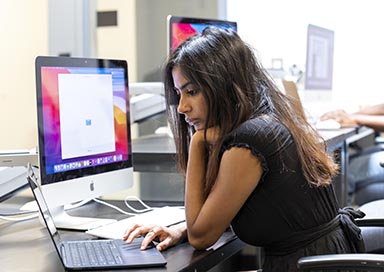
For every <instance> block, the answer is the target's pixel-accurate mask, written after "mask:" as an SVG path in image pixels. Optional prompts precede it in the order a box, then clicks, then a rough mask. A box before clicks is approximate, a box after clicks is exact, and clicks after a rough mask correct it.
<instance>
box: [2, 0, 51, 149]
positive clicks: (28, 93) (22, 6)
mask: <svg viewBox="0 0 384 272" xmlns="http://www.w3.org/2000/svg"><path fill="white" fill-rule="evenodd" d="M47 1H48V0H38V1H30V0H2V1H1V3H0V5H1V7H0V35H1V42H0V60H1V66H0V126H1V129H0V150H3V149H20V148H23V149H24V148H27V149H29V148H33V147H36V145H37V123H36V122H37V121H36V98H35V77H34V74H35V73H34V70H35V68H34V60H35V56H37V55H41V54H47V50H48V49H47V45H48V44H47V30H48V29H47V20H48V13H47Z"/></svg>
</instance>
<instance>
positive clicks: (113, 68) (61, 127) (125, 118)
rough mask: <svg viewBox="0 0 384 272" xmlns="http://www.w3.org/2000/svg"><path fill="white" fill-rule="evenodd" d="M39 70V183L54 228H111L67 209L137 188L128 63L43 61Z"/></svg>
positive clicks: (44, 58)
mask: <svg viewBox="0 0 384 272" xmlns="http://www.w3.org/2000/svg"><path fill="white" fill-rule="evenodd" d="M35 66H36V67H35V68H36V92H37V95H36V98H37V120H38V136H39V153H38V154H39V159H40V181H41V188H42V191H43V193H44V197H45V198H46V200H47V203H48V206H49V208H50V210H51V212H52V213H53V216H54V218H55V222H57V224H58V226H59V227H60V228H65V229H81V230H86V229H90V228H93V227H97V226H100V225H104V224H106V223H110V222H111V220H109V219H104V220H103V219H96V218H84V217H74V216H70V215H69V214H67V213H66V211H65V209H64V206H65V205H67V204H71V203H76V202H79V201H84V200H87V199H92V198H95V197H99V196H103V195H106V194H109V193H113V192H117V191H121V190H123V189H127V188H129V187H131V186H132V185H133V165H132V148H131V132H130V107H129V90H128V67H127V62H126V61H124V60H111V59H90V58H72V57H48V56H39V57H37V58H36V61H35ZM112 221H114V220H112Z"/></svg>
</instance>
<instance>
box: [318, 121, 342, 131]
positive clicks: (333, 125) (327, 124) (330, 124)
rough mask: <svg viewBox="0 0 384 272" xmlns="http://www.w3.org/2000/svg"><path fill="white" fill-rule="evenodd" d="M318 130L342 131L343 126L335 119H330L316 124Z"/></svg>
mask: <svg viewBox="0 0 384 272" xmlns="http://www.w3.org/2000/svg"><path fill="white" fill-rule="evenodd" d="M315 128H316V129H340V128H341V125H340V123H339V122H337V121H336V120H334V119H328V120H324V121H319V122H317V123H316V124H315Z"/></svg>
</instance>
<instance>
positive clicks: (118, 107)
mask: <svg viewBox="0 0 384 272" xmlns="http://www.w3.org/2000/svg"><path fill="white" fill-rule="evenodd" d="M90 69H92V71H90ZM95 72H96V73H99V74H112V84H113V104H114V105H113V107H114V108H113V115H114V129H115V151H114V152H109V153H104V154H97V155H90V156H84V157H81V158H71V159H66V160H63V159H62V156H61V154H62V150H61V139H60V109H59V90H58V75H59V74H64V73H67V74H68V73H74V74H79V73H93V74H94V73H95ZM41 80H42V82H41V84H42V111H43V128H44V135H43V137H44V144H45V149H44V152H45V166H46V171H45V173H46V174H47V175H49V174H53V173H57V172H63V171H68V170H75V169H80V168H86V167H91V166H95V165H101V164H109V163H113V162H118V161H123V160H127V158H128V154H129V150H128V149H129V144H130V143H129V142H128V139H129V137H128V136H129V135H128V129H127V126H128V125H130V124H128V123H127V117H126V113H127V111H128V110H129V109H128V108H127V103H126V95H128V94H127V93H128V92H127V90H126V88H127V87H126V84H125V74H124V69H122V68H73V67H69V68H62V67H43V68H42V69H41ZM40 137H41V136H40ZM95 137H97V136H95Z"/></svg>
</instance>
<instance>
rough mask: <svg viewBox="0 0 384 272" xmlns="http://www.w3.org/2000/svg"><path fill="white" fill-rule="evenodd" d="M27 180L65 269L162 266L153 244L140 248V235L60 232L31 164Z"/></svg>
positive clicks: (163, 259) (161, 256) (162, 260)
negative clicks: (82, 236)
mask: <svg viewBox="0 0 384 272" xmlns="http://www.w3.org/2000/svg"><path fill="white" fill-rule="evenodd" d="M27 180H28V184H29V186H30V187H31V190H32V192H33V195H34V197H35V199H36V202H37V204H38V207H39V211H40V215H41V217H42V219H43V221H44V224H45V226H46V227H47V229H48V232H49V235H50V237H51V239H52V242H53V244H54V245H55V248H56V251H57V253H58V255H59V257H60V260H61V262H62V263H63V265H64V267H65V268H66V269H67V270H97V269H123V268H133V267H156V266H165V265H166V259H165V258H164V256H163V255H162V254H161V253H160V252H159V251H158V250H157V249H156V247H155V245H154V244H152V246H150V247H149V248H148V249H147V250H141V249H140V246H141V242H142V239H143V238H138V239H135V240H134V241H133V242H132V243H131V244H127V243H126V242H124V241H123V240H121V239H99V240H70V241H67V240H65V239H63V238H64V236H60V234H59V232H58V231H57V228H56V226H55V223H54V221H53V218H52V216H51V214H50V212H49V210H48V207H47V204H46V202H45V200H44V197H43V194H42V192H41V190H40V188H39V186H38V185H37V178H36V176H35V174H34V172H33V169H32V167H30V166H29V167H28V175H27Z"/></svg>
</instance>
